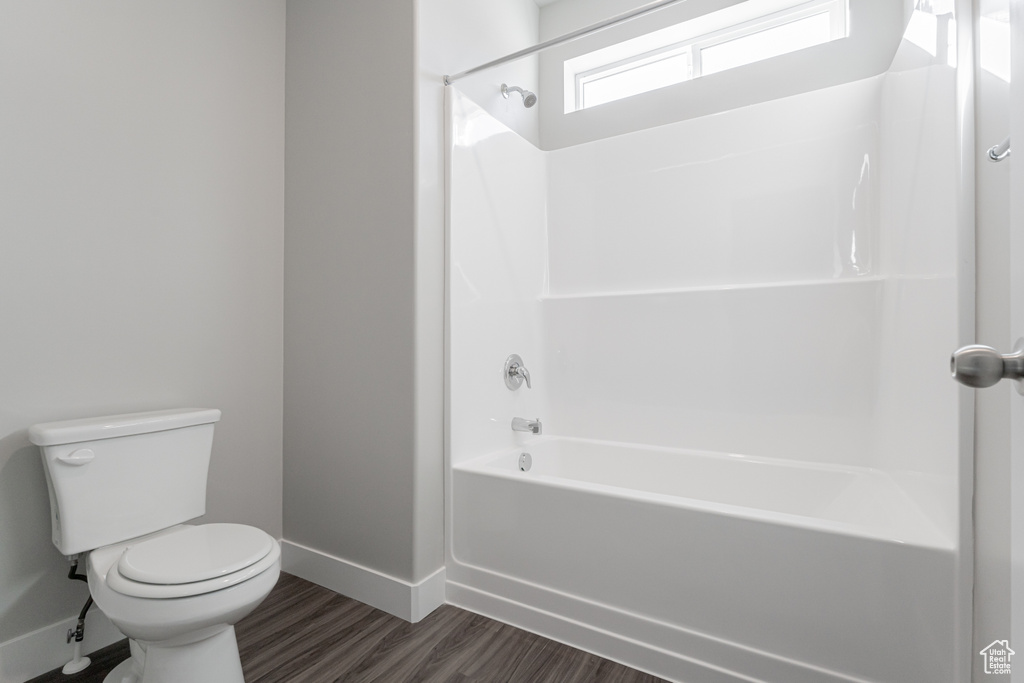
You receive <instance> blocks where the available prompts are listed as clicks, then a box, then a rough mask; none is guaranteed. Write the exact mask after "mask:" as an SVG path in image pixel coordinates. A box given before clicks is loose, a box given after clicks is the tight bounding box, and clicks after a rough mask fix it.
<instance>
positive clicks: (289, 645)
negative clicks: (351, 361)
mask: <svg viewBox="0 0 1024 683" xmlns="http://www.w3.org/2000/svg"><path fill="white" fill-rule="evenodd" d="M235 631H236V633H237V635H238V649H239V651H240V652H241V655H242V669H243V670H244V671H245V680H246V681H247V682H248V683H282V682H292V681H299V682H301V683H328V682H330V681H352V682H356V681H367V682H369V681H382V682H384V683H392V682H394V683H406V682H408V683H413V682H414V681H415V682H424V683H425V682H432V683H469V682H471V681H472V682H474V683H475V682H480V683H485V682H486V683H505V682H508V683H511V682H515V683H655V682H657V681H661V680H662V679H660V678H656V677H655V676H651V675H650V674H645V673H641V672H639V671H636V670H634V669H630V668H628V667H625V666H622V665H621V664H616V663H614V662H610V661H608V660H607V659H602V658H600V657H597V656H596V655H592V654H588V653H586V652H582V651H580V650H576V649H574V648H571V647H569V646H567V645H562V644H561V643H556V642H554V641H552V640H548V639H547V638H542V637H541V636H537V635H534V634H532V633H528V632H526V631H523V630H520V629H517V628H514V627H512V626H509V625H507V624H502V623H500V622H497V621H494V620H493V619H488V618H486V617H481V616H479V615H477V614H473V613H472V612H467V611H465V610H461V609H459V608H457V607H452V606H451V605H443V606H442V607H440V608H439V609H437V610H435V611H434V612H433V613H432V614H430V616H428V617H426V618H425V619H423V620H422V621H420V622H419V623H418V624H410V623H408V622H405V621H402V620H401V619H399V618H397V617H393V616H391V615H390V614H387V613H385V612H382V611H380V610H378V609H374V608H372V607H368V606H367V605H364V604H363V603H361V602H357V601H355V600H353V599H351V598H346V597H345V596H342V595H338V594H337V593H333V592H331V591H329V590H327V589H326V588H321V587H320V586H317V585H316V584H312V583H310V582H308V581H305V580H303V579H300V578H298V577H295V576H291V575H290V574H281V579H280V581H278V583H277V586H276V587H275V588H274V591H273V592H272V593H271V594H270V596H269V597H268V598H267V599H266V600H265V601H264V602H263V604H261V605H260V606H259V607H258V608H256V611H254V612H253V613H252V614H250V615H249V616H248V617H246V618H245V619H243V620H242V621H240V622H239V623H238V624H237V625H236V626H235ZM127 657H128V643H127V641H122V642H120V643H115V644H114V645H111V646H110V647H108V648H104V649H103V650H100V651H99V652H98V653H96V654H95V655H94V656H93V664H92V666H90V667H89V668H88V669H86V670H85V671H83V672H81V673H78V674H75V675H72V676H65V675H64V674H62V673H61V672H60V669H56V670H54V671H51V672H50V673H47V674H44V675H42V676H39V677H38V678H34V679H32V681H30V682H29V683H102V681H103V677H104V676H106V674H107V672H108V671H110V670H111V669H112V668H114V666H116V665H117V664H118V663H119V662H120V661H121V660H123V659H125V658H127ZM182 683H186V682H185V681H183V682H182Z"/></svg>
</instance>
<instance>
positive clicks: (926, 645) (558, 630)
mask: <svg viewBox="0 0 1024 683" xmlns="http://www.w3.org/2000/svg"><path fill="white" fill-rule="evenodd" d="M521 452H529V453H530V454H531V456H532V459H533V466H532V468H531V469H530V471H528V472H522V471H520V470H519V467H518V462H519V455H520V453H521ZM914 494H915V496H916V497H912V496H911V495H909V494H908V493H907V492H906V491H905V490H904V489H903V488H902V487H901V486H899V485H898V484H897V483H896V481H895V480H894V479H892V478H891V477H889V476H888V475H887V474H885V473H883V472H879V471H875V470H869V469H863V468H853V467H844V466H834V465H828V466H816V465H808V464H802V463H796V462H781V461H777V460H772V461H768V460H763V459H757V458H751V457H742V456H732V455H722V454H712V453H698V452H688V451H681V450H675V449H665V448H654V447H645V446H635V445H629V444H615V443H608V442H598V441H590V440H582V439H568V438H557V437H542V438H538V439H537V440H535V441H532V442H530V443H529V444H528V445H527V446H524V447H521V448H515V449H510V450H507V451H503V452H499V453H493V454H489V455H484V456H481V457H479V458H476V459H473V460H471V461H468V462H465V463H461V464H456V465H455V466H454V467H453V469H452V508H451V520H450V524H451V536H450V538H451V548H450V553H451V557H450V561H449V568H448V599H449V601H450V602H453V603H454V604H458V605H462V606H464V607H467V608H469V609H472V610H474V611H477V612H482V613H485V614H489V615H491V616H494V617H496V618H499V619H502V620H504V621H508V622H511V623H515V624H517V625H520V626H523V627H525V628H528V629H530V630H533V631H537V632H540V633H543V634H545V635H548V636H551V637H553V638H556V639H558V640H562V641H564V642H568V643H570V644H574V645H577V646H579V647H582V648H584V649H589V650H591V651H595V652H598V653H600V654H603V655H604V656H608V657H611V658H613V659H618V660H619V661H623V662H625V663H627V664H630V665H632V666H636V667H638V668H642V669H645V670H648V671H651V672H652V673H655V674H657V675H660V676H663V677H666V678H669V679H672V680H677V681H693V682H695V683H711V682H714V681H750V680H759V681H779V682H783V683H798V682H800V681H807V682H812V681H813V682H815V683H818V682H823V681H900V682H901V683H909V682H912V681H928V682H929V683H934V682H938V681H952V680H953V679H954V675H953V673H952V672H953V671H954V652H955V649H956V648H955V642H956V641H955V638H956V634H955V633H954V624H955V618H954V617H955V604H956V595H955V591H956V585H957V583H956V576H955V557H956V555H955V544H954V541H953V539H951V538H949V536H948V535H947V534H945V533H943V531H942V530H941V524H936V523H935V522H933V520H932V519H930V518H929V516H928V515H927V514H926V513H925V512H924V511H923V509H927V508H928V506H927V504H924V505H922V504H921V501H922V496H924V498H927V492H926V491H925V492H924V493H922V489H921V487H918V488H917V489H916V490H915V491H914Z"/></svg>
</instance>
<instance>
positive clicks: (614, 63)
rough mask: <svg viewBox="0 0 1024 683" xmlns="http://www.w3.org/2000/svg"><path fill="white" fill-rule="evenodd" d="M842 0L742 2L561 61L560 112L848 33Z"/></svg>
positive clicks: (676, 81) (761, 0) (842, 36)
mask: <svg viewBox="0 0 1024 683" xmlns="http://www.w3.org/2000/svg"><path fill="white" fill-rule="evenodd" d="M846 17H847V6H846V0H747V1H746V2H742V3H739V4H737V5H733V6H731V7H728V8H726V9H724V10H720V11H718V12H713V13H711V14H707V15H704V16H702V17H698V18H696V19H692V20H690V21H687V22H684V23H682V24H677V25H675V26H670V27H668V28H666V29H662V30H659V31H654V32H652V33H648V34H646V35H643V36H640V37H638V38H634V39H632V40H627V41H624V42H622V43H618V44H616V45H612V46H610V47H607V48H603V49H601V50H597V51H595V52H591V53H588V54H585V55H581V56H579V57H574V58H573V59H570V60H567V61H566V62H565V88H566V98H565V112H566V113H569V112H572V111H577V110H579V109H586V108H588V107H596V106H597V105H599V104H604V103H606V102H612V101H614V100H620V99H623V98H625V97H631V96H633V95H637V94H640V93H644V92H648V91H650V90H656V89H658V88H664V87H665V86H669V85H674V84H676V83H681V82H683V81H687V80H690V79H692V78H698V77H700V76H708V75H710V74H714V73H718V72H721V71H725V70H727V69H733V68H735V67H738V66H743V65H745V64H751V63H753V62H757V61H760V60H762V59H769V58H771V57H777V56H778V55H783V54H787V53H790V52H795V51H797V50H802V49H804V48H807V47H811V46H814V45H820V44H822V43H827V42H829V41H832V40H837V39H839V38H845V37H846V36H847V19H846Z"/></svg>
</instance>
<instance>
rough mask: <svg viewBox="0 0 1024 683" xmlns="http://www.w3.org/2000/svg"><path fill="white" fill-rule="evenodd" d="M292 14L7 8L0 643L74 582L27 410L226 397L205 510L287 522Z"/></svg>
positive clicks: (271, 0)
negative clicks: (54, 536) (285, 274)
mask: <svg viewBox="0 0 1024 683" xmlns="http://www.w3.org/2000/svg"><path fill="white" fill-rule="evenodd" d="M284 20H285V16H284V6H283V4H282V3H281V2H279V1H277V0H267V1H262V2H253V1H252V0H222V1H221V2H218V3H212V4H211V3H209V2H205V1H203V0H185V1H182V2H174V3H136V2H130V1H128V0H96V1H95V2H90V3H67V2H59V1H52V2H51V1H40V2H31V3H3V4H2V5H0V45H3V58H2V59H0V82H3V84H4V87H3V92H4V95H3V101H4V104H3V106H2V107H0V131H2V132H0V148H2V150H3V152H2V158H3V163H2V164H0V224H2V225H3V226H4V228H3V235H4V237H3V247H2V249H0V311H2V312H3V319H4V323H5V324H4V333H3V335H2V337H0V377H3V381H2V385H0V644H2V643H4V642H5V641H9V640H10V639H12V638H15V637H18V636H22V635H25V634H27V633H29V632H31V631H33V630H35V629H39V628H41V627H45V626H47V625H50V624H52V623H54V622H56V621H58V620H66V621H72V620H71V619H70V617H71V615H74V614H77V612H78V610H79V609H80V608H81V606H82V603H83V602H84V600H85V597H86V595H87V593H86V590H85V586H84V585H83V584H80V583H78V582H71V581H68V580H67V579H66V578H65V575H66V573H67V563H66V562H65V560H64V558H63V557H61V556H60V554H59V553H58V552H57V551H56V549H55V548H54V547H53V546H52V544H51V543H50V538H49V537H50V530H49V526H50V525H49V516H48V504H47V495H46V485H45V482H44V479H43V473H42V469H41V463H40V460H39V455H38V451H37V450H36V449H35V448H34V447H32V446H30V445H29V442H28V439H27V437H26V432H25V429H26V428H27V427H28V426H30V425H32V424H34V423H36V422H41V421H47V420H56V419H66V418H73V417H83V416H94V415H104V414H112V413H119V412H130V411H138V410H150V409H157V408H166V407H175V406H202V407H212V408H220V409H221V410H222V411H223V413H224V417H223V420H222V421H221V422H220V423H219V424H218V425H217V432H216V437H215V442H214V451H213V462H212V465H211V471H210V479H209V489H208V502H207V512H208V514H207V515H206V519H207V520H211V521H216V520H223V521H233V522H243V523H249V524H254V525H257V526H260V527H262V528H264V529H266V530H267V531H268V532H269V533H271V534H272V535H274V536H279V535H280V534H281V466H282V465H281V410H282V409H281V384H282V254H281V250H282V239H283V211H284V173H283V164H282V159H283V154H284V39H285V33H284V30H285V25H284ZM126 514H130V511H126ZM66 625H70V624H66ZM66 625H65V626H66ZM56 638H57V639H58V640H57V641H55V642H54V643H53V649H54V650H55V651H56V650H59V649H60V648H59V647H58V646H59V645H63V637H62V633H57V634H56ZM69 650H70V648H69ZM58 656H59V655H58ZM50 666H52V664H51V665H50ZM36 673H39V672H38V671H37V672H36Z"/></svg>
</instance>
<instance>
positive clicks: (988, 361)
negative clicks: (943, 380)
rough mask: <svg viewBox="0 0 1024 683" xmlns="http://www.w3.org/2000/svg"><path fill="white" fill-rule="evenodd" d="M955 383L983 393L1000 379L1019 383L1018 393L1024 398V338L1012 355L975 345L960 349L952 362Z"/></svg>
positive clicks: (1016, 345)
mask: <svg viewBox="0 0 1024 683" xmlns="http://www.w3.org/2000/svg"><path fill="white" fill-rule="evenodd" d="M949 367H950V370H951V371H952V372H953V379H955V380H956V381H957V382H960V384H966V385H967V386H969V387H974V388H975V389H984V388H985V387H990V386H992V385H993V384H996V383H997V382H998V381H999V380H1001V379H1012V380H1016V382H1017V392H1018V393H1021V394H1024V384H1022V383H1021V380H1022V379H1024V337H1022V338H1021V339H1018V340H1017V343H1016V344H1014V346H1013V353H1009V354H1006V355H1002V354H1000V353H999V352H998V351H996V350H995V349H993V348H992V347H991V346H982V345H981V344H972V345H971V346H965V347H963V348H962V349H957V350H956V352H955V353H954V354H953V358H951V359H950V361H949Z"/></svg>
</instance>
